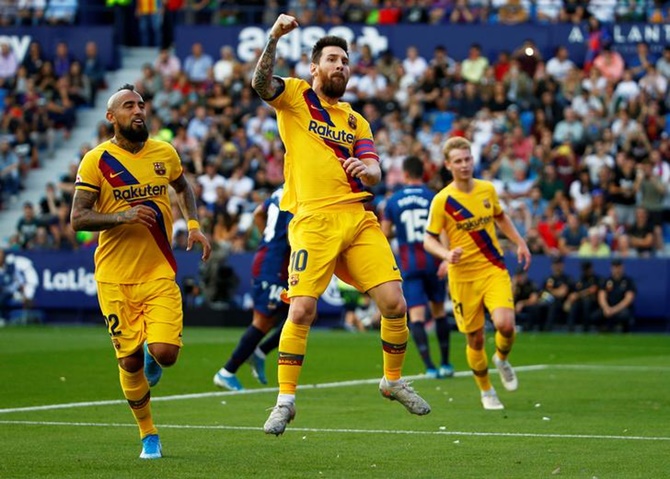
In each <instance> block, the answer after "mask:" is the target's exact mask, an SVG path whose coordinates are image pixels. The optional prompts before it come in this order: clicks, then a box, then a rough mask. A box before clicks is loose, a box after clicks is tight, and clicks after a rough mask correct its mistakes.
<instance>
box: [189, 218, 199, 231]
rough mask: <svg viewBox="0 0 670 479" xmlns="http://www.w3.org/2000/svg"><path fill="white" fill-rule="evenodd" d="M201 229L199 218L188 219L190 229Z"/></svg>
mask: <svg viewBox="0 0 670 479" xmlns="http://www.w3.org/2000/svg"><path fill="white" fill-rule="evenodd" d="M199 229H200V223H198V220H188V230H189V231H191V230H199Z"/></svg>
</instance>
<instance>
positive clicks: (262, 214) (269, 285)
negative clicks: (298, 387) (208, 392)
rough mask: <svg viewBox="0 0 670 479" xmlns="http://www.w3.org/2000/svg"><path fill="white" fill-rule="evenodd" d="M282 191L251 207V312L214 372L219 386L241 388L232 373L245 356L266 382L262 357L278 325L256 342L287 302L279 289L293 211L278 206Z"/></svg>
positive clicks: (285, 271)
mask: <svg viewBox="0 0 670 479" xmlns="http://www.w3.org/2000/svg"><path fill="white" fill-rule="evenodd" d="M283 194H284V188H279V189H277V190H276V191H275V192H274V193H273V194H272V195H271V196H270V197H269V198H268V199H266V200H265V201H264V202H263V203H262V204H261V205H259V206H258V207H257V208H256V210H255V211H254V222H255V223H256V226H257V227H258V229H259V230H260V231H261V232H262V233H263V236H262V238H261V242H260V244H259V245H258V249H257V250H256V254H255V255H254V260H253V263H252V265H251V277H252V279H253V285H252V297H253V301H254V316H253V319H252V322H251V325H250V326H249V327H248V328H247V330H246V331H245V332H244V334H243V335H242V337H241V338H240V340H239V342H238V343H237V346H236V347H235V349H234V350H233V352H232V354H231V355H230V358H229V359H228V361H227V362H226V364H225V365H224V366H223V367H222V368H221V369H219V371H218V372H217V373H216V374H215V375H214V384H216V385H217V386H219V387H222V388H226V389H230V390H234V391H239V390H242V389H243V387H242V384H241V383H240V381H239V380H238V379H237V377H236V376H235V373H236V372H237V370H238V369H239V367H240V366H241V365H242V364H243V363H244V362H245V361H247V360H248V359H249V358H251V366H252V370H253V373H254V376H256V379H258V380H259V381H260V382H261V383H262V384H267V379H266V377H265V357H266V355H267V354H268V353H269V352H270V351H272V350H273V349H275V348H276V347H277V346H278V345H279V336H280V334H281V327H278V328H277V329H275V332H274V333H273V334H272V335H270V336H269V337H268V338H267V339H266V340H265V341H263V343H261V344H259V343H260V342H261V340H262V339H263V337H264V336H265V335H266V334H267V333H268V332H269V331H270V330H271V329H272V327H273V326H274V325H275V324H276V323H277V319H278V318H280V317H282V318H283V317H285V316H286V314H287V312H288V305H287V304H286V303H284V302H283V301H282V300H281V293H282V291H284V290H285V289H286V288H287V287H288V261H289V256H290V253H291V248H290V247H289V244H288V232H287V230H288V223H289V221H291V218H292V217H293V215H292V214H291V213H289V212H287V211H281V210H280V209H279V202H280V201H281V198H282V195H283ZM282 324H283V322H282Z"/></svg>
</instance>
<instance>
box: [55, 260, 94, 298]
mask: <svg viewBox="0 0 670 479" xmlns="http://www.w3.org/2000/svg"><path fill="white" fill-rule="evenodd" d="M42 288H44V290H45V291H58V292H64V291H78V292H81V293H84V294H86V295H88V296H95V295H96V294H97V291H98V285H97V283H96V282H95V275H94V274H93V273H92V272H89V271H87V270H86V268H83V267H81V266H80V267H79V268H77V269H76V270H75V269H68V270H65V271H52V270H50V269H45V270H44V271H42Z"/></svg>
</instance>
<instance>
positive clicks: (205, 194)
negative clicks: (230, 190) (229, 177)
mask: <svg viewBox="0 0 670 479" xmlns="http://www.w3.org/2000/svg"><path fill="white" fill-rule="evenodd" d="M197 181H198V183H199V184H200V185H202V194H201V195H200V199H202V201H204V202H205V204H206V205H208V206H210V207H212V206H213V205H214V203H215V202H216V198H217V192H216V190H217V188H224V189H225V188H226V179H225V178H224V177H223V176H222V175H220V174H219V173H218V172H217V167H216V163H215V162H213V161H211V160H207V161H205V172H204V173H203V174H202V175H200V176H198V178H197Z"/></svg>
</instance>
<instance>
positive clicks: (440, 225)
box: [426, 193, 447, 236]
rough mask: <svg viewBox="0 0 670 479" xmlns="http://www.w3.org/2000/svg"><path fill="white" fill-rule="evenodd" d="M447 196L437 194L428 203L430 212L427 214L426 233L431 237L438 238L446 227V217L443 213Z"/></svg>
mask: <svg viewBox="0 0 670 479" xmlns="http://www.w3.org/2000/svg"><path fill="white" fill-rule="evenodd" d="M446 199H447V195H446V194H442V193H438V194H437V195H435V197H434V198H433V201H431V202H430V212H429V214H428V224H427V226H426V233H428V234H431V235H433V236H439V235H440V233H442V231H443V230H445V229H446V227H447V215H446V214H445V212H444V205H445V203H446Z"/></svg>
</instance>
